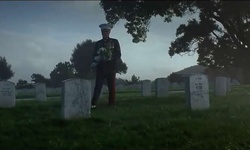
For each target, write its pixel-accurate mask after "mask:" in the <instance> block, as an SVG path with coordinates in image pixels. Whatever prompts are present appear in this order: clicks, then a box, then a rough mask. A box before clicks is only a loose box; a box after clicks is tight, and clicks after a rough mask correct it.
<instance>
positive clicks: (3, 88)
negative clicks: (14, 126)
mask: <svg viewBox="0 0 250 150" xmlns="http://www.w3.org/2000/svg"><path fill="white" fill-rule="evenodd" d="M15 105H16V93H15V83H13V82H10V81H0V107H2V108H9V107H15Z"/></svg>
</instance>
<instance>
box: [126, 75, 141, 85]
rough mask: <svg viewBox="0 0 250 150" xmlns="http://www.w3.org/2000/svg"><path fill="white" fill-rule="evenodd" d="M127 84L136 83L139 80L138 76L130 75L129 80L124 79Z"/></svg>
mask: <svg viewBox="0 0 250 150" xmlns="http://www.w3.org/2000/svg"><path fill="white" fill-rule="evenodd" d="M126 82H127V84H137V83H139V82H140V77H139V76H138V77H137V76H135V75H132V77H131V80H130V81H129V80H126Z"/></svg>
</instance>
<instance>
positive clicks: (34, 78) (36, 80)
mask: <svg viewBox="0 0 250 150" xmlns="http://www.w3.org/2000/svg"><path fill="white" fill-rule="evenodd" d="M31 81H32V82H34V83H48V79H46V78H45V77H44V76H43V75H41V74H38V73H33V74H32V75H31Z"/></svg>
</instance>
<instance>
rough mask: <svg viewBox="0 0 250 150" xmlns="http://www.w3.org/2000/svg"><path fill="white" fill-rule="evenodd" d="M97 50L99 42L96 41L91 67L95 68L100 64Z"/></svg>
mask: <svg viewBox="0 0 250 150" xmlns="http://www.w3.org/2000/svg"><path fill="white" fill-rule="evenodd" d="M97 50H98V42H96V43H95V48H94V53H93V57H92V60H93V61H92V64H91V66H90V68H93V67H95V66H96V65H97V64H98V54H97Z"/></svg>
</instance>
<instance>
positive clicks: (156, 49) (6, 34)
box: [0, 1, 198, 82]
mask: <svg viewBox="0 0 250 150" xmlns="http://www.w3.org/2000/svg"><path fill="white" fill-rule="evenodd" d="M0 10H1V13H0V56H4V57H5V58H6V60H7V62H8V63H9V64H11V66H12V69H13V71H14V72H15V75H14V77H12V78H11V79H10V81H13V82H17V81H18V80H19V79H23V80H27V81H28V82H31V75H32V74H33V73H39V74H42V75H43V76H44V77H46V78H49V74H50V72H51V71H52V70H53V69H54V67H55V66H56V65H57V64H58V63H59V62H64V61H70V57H71V54H72V52H73V49H74V47H75V46H76V44H77V43H81V42H82V41H85V40H86V39H91V40H94V41H96V40H99V39H101V33H100V28H99V27H98V26H99V24H101V23H105V22H106V20H105V16H104V12H103V10H102V9H101V7H100V6H99V2H98V1H78V2H76V1H74V2H70V1H54V2H49V1H44V2H42V1H33V2H31V1H27V2H24V1H16V2H7V1H6V2H2V1H1V2H0ZM188 19H190V18H188ZM186 20H187V18H174V19H173V21H172V22H171V23H164V22H163V19H161V18H160V17H156V18H153V19H152V21H151V25H150V28H149V33H148V37H147V41H146V42H145V43H137V44H135V43H132V36H131V35H129V34H127V32H126V29H125V28H124V23H125V21H123V20H121V21H120V22H119V23H118V24H117V25H116V26H114V28H113V30H112V31H111V34H110V36H111V37H112V38H116V39H118V40H119V42H120V46H121V50H122V60H123V61H124V62H125V63H126V64H127V66H128V71H127V74H125V75H117V77H120V78H124V79H131V76H132V75H133V74H135V75H136V76H139V77H140V79H141V80H144V79H150V80H154V79H156V78H158V77H167V76H168V75H169V74H171V73H172V72H176V71H179V70H181V69H183V68H186V67H189V66H193V65H196V64H197V57H198V56H197V54H195V55H193V56H188V55H185V56H179V55H176V56H174V57H172V58H170V56H169V55H168V49H169V46H170V43H171V41H174V39H175V38H176V36H175V32H176V29H177V28H178V26H179V25H180V24H182V23H186Z"/></svg>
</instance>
